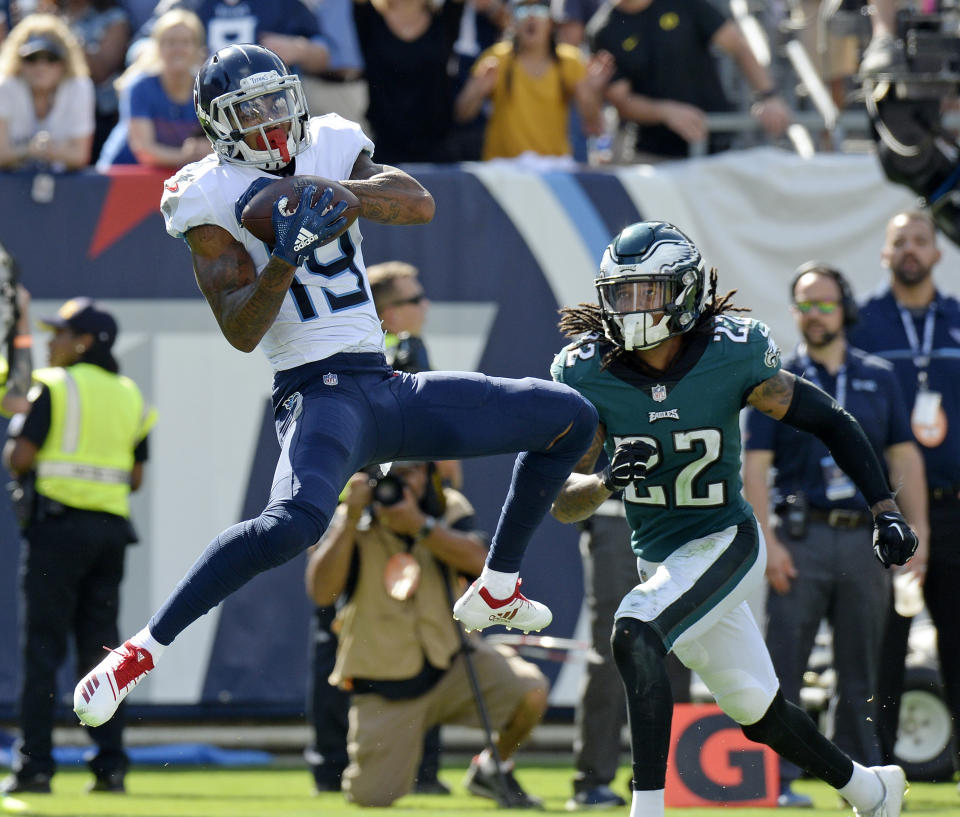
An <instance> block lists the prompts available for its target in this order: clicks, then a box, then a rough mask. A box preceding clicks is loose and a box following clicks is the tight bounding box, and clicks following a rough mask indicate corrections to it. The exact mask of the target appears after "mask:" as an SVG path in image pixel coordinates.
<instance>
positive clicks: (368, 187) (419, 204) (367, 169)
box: [342, 151, 436, 224]
mask: <svg viewBox="0 0 960 817" xmlns="http://www.w3.org/2000/svg"><path fill="white" fill-rule="evenodd" d="M342 184H343V186H344V187H346V188H347V189H348V190H349V191H350V192H352V193H353V194H354V195H356V197H357V198H358V199H360V205H361V209H360V215H361V216H363V218H368V219H370V220H371V221H377V222H379V223H380V224H426V223H427V222H428V221H430V220H431V219H432V218H433V214H434V212H435V210H436V205H435V204H434V201H433V196H431V195H430V193H429V192H428V191H427V189H426V188H425V187H424V186H423V185H422V184H420V182H418V181H417V180H416V179H415V178H413V176H411V175H409V174H408V173H404V171H402V170H400V169H398V168H396V167H391V166H390V165H378V164H375V163H374V161H373V159H371V158H370V154H369V153H367V152H366V151H361V153H360V155H359V156H358V157H357V161H356V162H355V163H354V165H353V170H352V171H351V173H350V178H349V179H348V180H347V181H344V182H342Z"/></svg>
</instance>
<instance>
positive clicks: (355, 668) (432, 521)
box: [307, 462, 547, 808]
mask: <svg viewBox="0 0 960 817" xmlns="http://www.w3.org/2000/svg"><path fill="white" fill-rule="evenodd" d="M485 558H486V546H485V544H484V537H483V536H482V534H480V533H479V532H478V531H476V530H475V523H474V512H473V508H472V507H471V505H470V503H469V502H468V501H467V499H466V498H465V497H464V496H463V495H462V494H460V493H459V492H457V491H455V490H453V489H451V488H443V487H442V485H441V483H440V481H439V479H438V478H437V476H436V467H435V464H434V463H427V462H399V463H394V465H393V468H392V469H391V471H390V473H389V474H388V475H387V476H386V477H381V478H379V479H377V478H372V477H371V476H370V475H369V474H366V473H358V474H355V475H354V476H353V477H352V478H351V480H350V482H349V483H348V484H347V488H346V490H345V492H344V494H343V499H342V501H341V503H340V505H339V506H338V508H337V511H336V513H335V514H334V517H333V520H332V521H331V523H330V527H329V528H328V529H327V531H326V533H325V534H324V536H323V538H322V539H321V540H320V542H319V543H318V544H317V546H316V548H315V549H314V551H313V552H312V553H311V554H310V557H309V561H308V565H307V590H308V593H309V594H310V597H311V598H312V599H313V601H314V602H315V603H317V604H318V605H331V604H333V603H334V602H335V601H336V600H337V599H338V598H339V597H340V596H341V595H343V596H344V598H345V601H344V603H343V604H342V605H341V606H340V609H339V612H338V614H337V621H336V627H335V629H336V630H338V636H339V645H338V648H337V661H336V665H335V667H334V670H333V672H332V673H331V675H330V679H329V680H330V683H331V684H334V685H337V686H339V687H340V688H341V689H345V690H349V691H350V692H351V693H352V694H351V703H350V731H349V734H348V752H349V761H350V762H349V765H348V766H347V769H346V770H345V771H344V773H343V778H342V787H343V791H344V793H345V795H346V798H347V799H348V800H349V801H351V802H354V803H357V804H359V805H364V806H387V805H390V804H391V803H393V801H395V800H396V799H398V798H399V797H402V796H403V795H404V794H406V793H408V792H409V791H410V790H411V788H412V786H413V782H414V777H415V775H416V771H417V764H418V763H419V759H420V758H419V755H420V749H421V746H422V740H423V735H424V733H425V732H426V731H427V730H428V729H430V728H431V727H432V726H434V725H436V724H443V723H450V724H460V725H467V726H485V725H492V727H493V729H496V730H497V739H496V741H495V742H494V741H490V743H491V745H489V746H488V747H487V749H485V750H484V751H483V752H482V753H481V754H480V755H478V756H477V757H475V758H474V759H473V762H472V763H471V765H470V769H469V772H468V774H467V780H466V785H467V787H468V788H469V789H470V791H472V792H473V793H474V794H478V795H480V796H484V797H490V798H492V799H494V800H496V801H497V802H498V803H499V804H500V806H501V807H506V808H530V807H536V806H539V805H540V803H539V801H538V800H537V799H536V798H534V797H531V796H530V795H528V794H527V793H526V792H524V791H523V789H522V788H521V787H520V785H519V784H518V783H517V781H516V779H515V778H514V777H513V774H512V762H511V761H510V760H509V758H510V756H511V755H513V753H514V752H515V751H516V749H517V748H518V746H519V745H520V744H521V743H522V742H523V741H524V740H525V739H526V738H527V736H528V735H529V734H530V732H531V731H532V730H533V728H534V727H535V726H536V725H537V724H538V723H539V722H540V720H541V718H542V716H543V713H544V711H545V710H546V706H547V681H546V679H545V678H544V677H543V675H542V673H541V672H540V671H539V669H537V667H536V666H534V665H533V664H530V663H529V662H527V661H524V660H523V659H521V658H519V657H518V656H517V655H516V654H515V653H513V652H512V651H511V650H509V648H506V647H502V646H497V647H494V646H492V645H489V644H487V643H486V642H484V641H483V639H482V638H480V637H479V636H478V635H476V634H474V635H473V636H469V637H466V636H464V635H463V633H462V631H461V630H460V629H459V626H460V625H459V624H458V623H457V622H455V621H454V620H453V617H452V614H451V607H452V605H453V599H454V597H455V595H457V594H459V592H460V585H459V582H458V575H459V574H465V575H467V576H471V577H473V576H476V575H479V573H480V571H481V569H482V568H483V563H484V559H485ZM487 715H489V720H488V721H487V717H486V716H487ZM485 721H486V722H487V723H485ZM498 761H502V762H500V763H499V766H498Z"/></svg>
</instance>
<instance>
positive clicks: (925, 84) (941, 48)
mask: <svg viewBox="0 0 960 817" xmlns="http://www.w3.org/2000/svg"><path fill="white" fill-rule="evenodd" d="M937 6H938V10H937V11H936V12H934V13H918V12H915V11H913V10H906V11H901V12H899V13H898V15H897V40H898V44H899V45H898V51H899V52H900V53H901V55H902V56H901V58H900V59H896V60H894V62H893V63H892V64H891V65H890V67H889V68H888V69H887V70H886V71H881V72H878V73H876V74H873V75H867V76H863V77H862V79H863V91H864V100H865V102H866V106H867V113H868V115H869V117H870V123H871V126H872V129H873V136H874V140H875V141H876V143H877V156H878V158H879V159H880V166H881V168H882V169H883V172H884V174H885V175H886V177H887V178H888V179H889V180H890V181H892V182H894V183H895V184H901V185H904V186H905V187H908V188H909V189H910V190H912V191H913V192H914V193H917V194H919V195H920V196H921V202H920V203H921V206H923V207H926V208H927V209H928V212H929V214H930V217H931V218H932V219H933V221H934V222H935V224H936V225H937V227H939V228H940V230H942V231H943V233H944V235H946V236H947V237H948V238H949V239H950V240H951V241H953V243H954V244H957V245H958V246H960V162H958V156H960V144H958V143H957V140H956V138H955V136H954V134H953V133H952V132H951V131H950V130H949V129H948V128H946V127H945V126H944V123H943V109H942V103H943V99H944V98H945V97H948V96H951V95H954V94H956V93H957V92H958V90H960V0H940V2H939V3H938V4H937Z"/></svg>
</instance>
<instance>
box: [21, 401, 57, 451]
mask: <svg viewBox="0 0 960 817" xmlns="http://www.w3.org/2000/svg"><path fill="white" fill-rule="evenodd" d="M49 432H50V389H48V388H47V387H46V386H41V387H40V391H39V394H37V396H36V398H35V399H34V400H33V401H32V405H31V406H30V411H29V412H27V416H26V418H25V419H24V421H23V427H22V428H21V429H20V430H19V432H18V433H17V434H16V436H17V437H23V438H24V439H27V440H30V442H32V443H33V444H34V445H35V446H36V447H37V448H40V447H41V446H42V445H43V443H44V441H45V440H46V439H47V434H48V433H49Z"/></svg>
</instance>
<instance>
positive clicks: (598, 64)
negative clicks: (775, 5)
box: [0, 0, 852, 172]
mask: <svg viewBox="0 0 960 817" xmlns="http://www.w3.org/2000/svg"><path fill="white" fill-rule="evenodd" d="M813 5H816V4H813ZM810 6H811V4H809V3H807V4H803V8H804V9H806V16H804V14H803V12H802V10H801V11H799V12H798V11H797V9H800V4H797V3H794V4H790V3H788V4H786V6H784V9H785V10H786V11H785V12H781V16H780V18H779V19H776V18H774V16H773V15H772V14H770V15H767V17H769V18H771V19H764V22H765V23H766V24H767V25H766V27H767V29H768V31H769V32H770V33H771V34H774V33H775V32H776V31H778V30H783V29H784V28H785V27H786V28H789V27H790V26H793V27H796V26H797V25H798V24H803V25H805V26H806V27H807V28H809V29H811V30H812V29H813V28H815V27H816V26H818V25H819V26H820V28H823V25H822V23H823V21H822V20H821V19H819V18H816V17H815V14H814V11H813V10H812V9H811V8H809V7H810ZM794 7H796V8H794ZM173 12H176V13H175V14H174V15H173V16H170V15H171V13H173ZM798 20H799V21H800V23H798ZM821 33H822V32H821ZM41 36H42V37H45V38H46V44H44V42H41V41H40V40H39V39H38V37H41ZM0 41H3V42H4V43H5V45H4V46H3V51H2V52H0V53H2V56H0V166H2V168H4V169H29V168H30V167H31V166H33V167H38V166H39V167H43V168H52V169H53V170H54V171H58V170H72V169H78V168H83V167H86V166H88V165H96V167H97V169H98V170H100V171H101V172H108V171H109V170H110V168H112V167H114V166H116V165H132V164H140V165H146V166H151V167H158V168H166V169H175V168H177V167H180V166H182V165H183V164H186V163H188V162H191V161H194V160H196V159H198V158H200V157H201V156H203V155H204V154H205V153H207V152H208V148H207V146H206V144H205V143H204V141H203V140H202V138H201V137H200V134H199V133H197V132H195V129H194V127H193V123H192V122H191V120H192V119H193V118H194V117H193V113H192V81H193V76H195V74H196V71H197V69H198V67H199V65H200V63H201V62H202V61H203V59H204V58H205V56H206V55H207V54H208V53H211V52H213V51H215V50H217V49H219V48H222V47H223V46H225V45H228V44H230V43H242V42H257V43H259V44H261V45H263V46H265V47H267V48H269V49H271V50H272V51H275V52H276V53H277V54H279V55H280V57H281V58H282V59H283V60H284V61H285V62H286V63H287V64H288V65H289V66H290V67H291V69H292V70H294V71H296V72H297V73H298V74H300V75H301V77H302V78H303V81H304V88H305V92H306V94H307V97H308V100H309V102H310V111H311V114H313V115H321V114H325V113H329V112H336V113H339V114H341V115H343V116H345V117H347V118H349V119H352V120H353V121H357V122H359V123H360V124H361V126H362V127H363V128H364V129H365V130H366V131H367V132H368V133H369V135H370V136H371V138H372V139H373V140H374V142H375V144H376V146H377V158H378V159H379V160H381V161H383V162H387V163H390V164H398V163H404V162H433V163H443V162H455V161H472V160H480V159H483V160H487V159H493V158H511V159H512V158H515V157H518V156H525V155H533V156H535V157H536V156H541V157H542V156H546V157H550V158H551V159H556V158H559V159H560V161H566V162H571V161H574V160H575V161H579V162H585V161H588V158H589V160H590V161H594V162H596V161H606V160H608V159H609V153H605V154H601V153H598V152H593V153H590V154H589V155H588V151H587V145H588V142H589V140H591V139H599V140H600V141H603V142H604V143H607V142H609V141H611V140H612V138H613V137H615V136H616V135H617V134H618V133H619V134H620V135H622V134H623V132H626V133H628V134H629V139H628V140H627V141H628V142H629V144H627V148H628V149H627V150H621V151H619V152H616V153H615V154H614V155H613V157H612V158H613V160H614V161H659V160H661V159H664V158H682V157H684V156H686V155H689V154H690V153H691V151H692V152H694V153H701V152H716V151H718V150H724V149H727V148H729V147H731V146H737V145H738V144H747V143H751V140H752V143H756V141H757V140H764V139H765V140H767V141H768V142H771V143H776V142H777V141H778V140H781V139H783V138H784V132H785V130H786V128H787V126H788V125H789V124H790V122H791V118H792V114H791V105H792V104H793V102H794V101H795V100H794V98H793V96H792V93H791V94H788V95H786V96H787V97H788V101H786V102H785V101H784V98H783V97H781V95H780V94H779V93H778V90H779V88H778V86H784V85H787V84H790V83H789V82H788V81H785V80H784V79H783V78H782V77H780V76H778V74H779V73H781V72H778V71H776V70H774V69H775V66H774V68H771V67H770V66H767V65H764V64H761V62H758V60H757V59H756V58H755V57H754V55H753V53H752V51H751V49H750V47H749V46H748V45H747V41H746V40H745V39H744V36H743V35H742V33H741V31H740V27H739V26H738V25H737V23H736V22H735V21H734V20H733V19H732V17H731V14H730V7H729V3H727V2H725V1H724V0H696V2H681V0H608V2H605V3H604V2H597V0H246V2H244V3H241V4H237V3H236V2H231V0H159V2H156V0H0ZM810 42H811V43H815V38H814V39H812V40H810ZM774 44H776V43H774ZM847 45H848V46H849V43H848V44H847ZM810 47H811V48H814V49H816V48H817V46H816V45H815V44H811V45H810ZM848 50H849V49H848ZM814 56H816V55H814ZM848 62H849V60H848ZM725 63H726V64H725ZM731 68H732V69H733V70H732V71H731ZM831 70H832V69H831ZM851 70H852V69H851ZM731 76H734V79H731ZM824 76H825V79H827V81H828V83H832V85H831V88H832V89H833V90H835V92H836V93H837V95H838V98H839V97H840V96H841V92H840V90H839V89H840V88H841V86H840V85H839V84H838V81H837V74H836V72H835V71H834V72H833V73H831V71H828V70H826V69H825V70H824ZM91 89H92V90H91ZM734 110H741V111H750V112H751V113H752V114H753V116H754V118H755V119H756V120H757V125H758V127H757V129H756V134H754V135H752V136H750V137H749V139H747V140H744V139H741V141H740V142H737V140H736V139H733V138H731V135H730V134H717V133H713V132H709V127H708V114H709V113H711V112H723V111H734ZM91 121H92V123H93V125H92V131H91V130H90V122H91ZM618 143H619V144H624V140H623V139H620V140H619V142H618ZM600 156H602V158H600V159H598V157H600Z"/></svg>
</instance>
